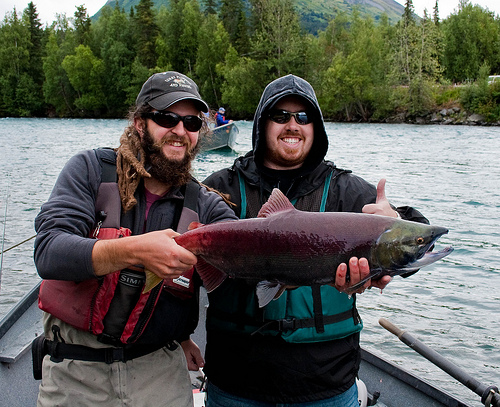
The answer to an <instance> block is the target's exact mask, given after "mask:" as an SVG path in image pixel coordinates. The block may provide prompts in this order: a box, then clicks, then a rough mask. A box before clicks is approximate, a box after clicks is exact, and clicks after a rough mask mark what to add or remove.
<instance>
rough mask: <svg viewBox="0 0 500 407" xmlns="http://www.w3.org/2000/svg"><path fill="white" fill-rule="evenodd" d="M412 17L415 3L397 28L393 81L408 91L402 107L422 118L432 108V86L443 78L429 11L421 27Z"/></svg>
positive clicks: (409, 0)
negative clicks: (439, 78)
mask: <svg viewBox="0 0 500 407" xmlns="http://www.w3.org/2000/svg"><path fill="white" fill-rule="evenodd" d="M413 16H414V13H413V3H412V1H411V0H407V3H406V8H405V13H404V14H403V18H402V20H401V21H399V22H398V24H397V25H396V36H395V42H394V45H393V47H394V52H393V58H392V64H391V65H392V67H393V69H392V73H391V79H392V84H393V85H394V86H406V87H407V89H408V92H407V94H406V99H405V100H403V101H402V104H401V106H402V107H404V109H406V111H407V112H408V113H409V114H410V115H421V114H425V113H427V112H428V111H429V110H430V109H431V108H432V105H433V98H432V85H433V83H434V82H435V81H436V80H437V78H438V77H439V75H440V66H439V60H438V55H437V42H436V39H437V36H436V31H435V30H436V29H437V28H436V26H435V25H434V23H433V21H432V20H431V19H430V18H429V16H428V15H427V12H425V15H424V18H423V20H422V21H420V22H419V23H418V24H417V22H416V21H415V19H414V17H413Z"/></svg>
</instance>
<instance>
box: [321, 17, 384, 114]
mask: <svg viewBox="0 0 500 407" xmlns="http://www.w3.org/2000/svg"><path fill="white" fill-rule="evenodd" d="M350 27H351V28H350V33H349V34H350V35H349V36H350V37H351V38H350V40H349V43H350V46H349V48H350V52H348V53H343V52H337V53H336V54H335V57H334V58H333V61H332V64H331V66H330V67H329V69H328V70H327V71H326V73H325V80H324V85H323V86H322V88H321V89H322V92H321V93H320V94H319V96H318V97H319V98H320V100H321V101H324V103H323V108H324V111H326V112H327V113H330V114H333V115H336V117H339V116H338V115H339V114H340V115H341V116H342V117H344V118H346V119H347V120H348V121H351V120H354V119H360V118H361V119H362V120H364V121H367V120H368V119H369V118H370V117H371V115H372V114H373V111H374V109H375V105H376V103H377V99H376V97H377V95H378V94H379V93H378V92H377V89H378V88H381V87H385V65H386V62H385V61H386V53H387V50H386V47H385V40H384V36H383V31H382V30H381V29H378V28H377V27H375V25H374V24H373V20H371V19H370V18H366V19H361V18H360V17H359V14H358V13H356V12H355V13H354V15H353V21H352V23H351V26H350Z"/></svg>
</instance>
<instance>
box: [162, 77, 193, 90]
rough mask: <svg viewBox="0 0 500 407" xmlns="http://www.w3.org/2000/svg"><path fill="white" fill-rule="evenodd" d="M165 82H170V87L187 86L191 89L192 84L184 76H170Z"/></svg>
mask: <svg viewBox="0 0 500 407" xmlns="http://www.w3.org/2000/svg"><path fill="white" fill-rule="evenodd" d="M165 82H167V83H168V82H170V84H169V86H170V87H172V88H178V87H180V88H188V89H191V88H192V86H191V84H190V83H189V81H188V80H187V79H186V78H183V77H182V76H172V77H170V78H167V79H165Z"/></svg>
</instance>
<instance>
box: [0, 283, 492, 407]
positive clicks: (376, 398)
mask: <svg viewBox="0 0 500 407" xmlns="http://www.w3.org/2000/svg"><path fill="white" fill-rule="evenodd" d="M39 287H40V283H38V284H36V285H35V286H34V287H33V288H32V290H31V291H30V292H29V293H27V294H26V295H25V296H24V297H23V298H22V299H21V300H20V301H19V302H18V303H17V304H16V305H15V306H14V307H13V308H12V309H11V310H10V311H9V313H8V314H7V315H6V316H5V317H4V318H3V319H2V320H1V321H0V362H1V363H0V383H2V391H1V392H0V405H1V406H11V407H15V406H29V405H35V404H36V399H37V395H38V386H39V383H40V382H39V381H36V380H35V379H34V377H33V373H32V358H31V342H32V341H33V339H35V338H36V337H37V336H38V335H40V334H41V333H42V332H43V327H42V311H41V310H40V309H39V308H38V301H37V299H38V292H39ZM207 307H208V299H207V296H206V293H205V291H204V289H202V295H201V299H200V321H203V320H204V318H205V314H206V308H207ZM193 340H194V341H195V342H196V343H197V344H198V345H199V346H200V349H201V350H202V352H204V350H205V332H204V324H203V323H200V324H199V326H198V328H197V329H196V331H195V333H194V335H193ZM361 356H362V360H361V367H360V371H359V378H360V382H359V384H358V388H359V389H360V394H362V393H363V391H365V390H366V399H365V401H364V404H361V405H364V406H380V407H393V406H394V407H395V406H398V407H405V406H408V407H410V406H411V407H415V406H425V407H427V406H433V407H441V406H447V407H472V406H471V405H470V404H466V403H464V402H462V401H460V400H459V399H457V398H456V397H455V396H453V395H451V394H448V393H447V392H445V391H443V390H441V389H439V388H437V387H436V386H434V385H433V384H431V383H430V382H428V381H426V380H423V379H421V378H419V377H417V376H416V375H414V374H412V373H409V372H408V371H406V370H404V369H403V368H401V367H400V366H397V365H395V364H393V363H392V362H390V361H387V360H385V359H384V358H381V357H379V356H377V355H376V354H375V353H374V352H371V351H369V350H366V349H362V353H361ZM202 376H203V375H202V372H201V371H200V372H191V381H192V384H193V394H194V398H195V407H203V406H204V394H203V391H200V388H202V387H203V383H204V378H203V377H202ZM495 389H496V388H495ZM491 394H492V397H490V399H491V400H489V401H490V403H492V404H491V405H492V406H500V395H499V394H498V390H496V392H494V391H493V392H491ZM497 396H498V398H497ZM483 404H484V402H483Z"/></svg>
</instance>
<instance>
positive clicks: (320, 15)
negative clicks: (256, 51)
mask: <svg viewBox="0 0 500 407" xmlns="http://www.w3.org/2000/svg"><path fill="white" fill-rule="evenodd" d="M139 1H140V0H107V1H106V3H105V4H104V5H103V7H104V6H106V5H109V6H111V7H114V6H115V3H116V2H117V3H118V6H119V7H120V8H123V9H124V10H125V11H126V12H128V11H129V10H130V9H131V8H132V7H133V6H136V5H137V4H139ZM153 3H154V4H155V6H156V7H157V8H160V6H161V5H165V6H166V7H168V5H169V0H153ZM217 3H219V4H220V1H217ZM245 3H246V5H247V7H248V8H250V5H249V1H248V0H245ZM294 3H295V10H296V11H297V13H298V15H299V16H300V20H301V23H302V27H303V28H304V29H305V30H306V31H307V32H310V33H312V34H316V33H317V32H318V31H321V30H324V29H325V28H326V27H327V25H328V21H329V20H331V19H332V18H333V17H335V16H336V15H337V14H339V13H341V12H344V13H346V14H347V15H351V14H352V12H353V10H354V9H355V8H357V9H358V11H359V13H360V15H361V17H363V18H364V17H368V16H370V17H372V18H373V19H374V20H375V21H378V20H379V19H380V18H381V16H382V14H383V13H386V14H387V16H388V17H389V22H390V23H391V24H395V23H396V22H397V21H399V19H400V18H401V15H402V14H403V12H404V7H403V6H402V5H401V4H399V3H398V2H396V1H394V0H295V1H294ZM200 4H203V2H202V1H200ZM101 10H102V8H101ZM101 10H99V11H98V12H97V13H96V14H95V15H93V16H92V20H94V21H95V20H97V19H98V18H99V15H100V13H101Z"/></svg>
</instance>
